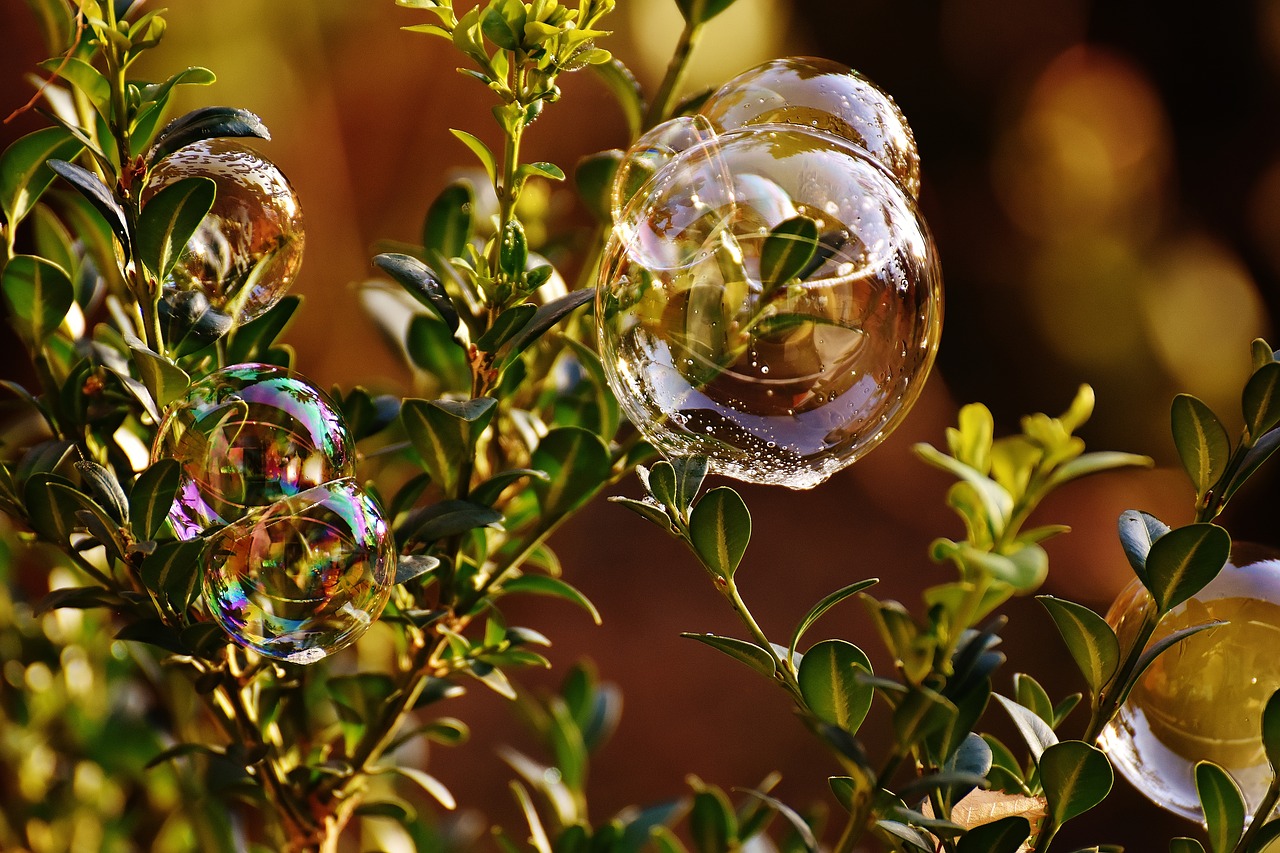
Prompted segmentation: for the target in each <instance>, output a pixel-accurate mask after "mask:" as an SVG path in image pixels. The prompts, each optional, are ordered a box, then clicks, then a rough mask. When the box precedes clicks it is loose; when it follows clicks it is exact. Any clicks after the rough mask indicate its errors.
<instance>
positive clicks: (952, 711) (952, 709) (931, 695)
mask: <svg viewBox="0 0 1280 853" xmlns="http://www.w3.org/2000/svg"><path fill="white" fill-rule="evenodd" d="M957 713H958V710H957V708H956V706H955V704H954V703H952V702H951V700H949V699H947V698H946V697H945V696H943V695H942V694H940V693H938V692H937V691H935V690H931V689H929V688H928V687H922V686H920V685H911V686H910V687H909V689H908V691H907V695H906V696H904V697H902V699H901V700H900V701H899V702H898V707H896V708H894V709H893V733H894V739H895V742H896V743H897V744H898V747H899V748H900V749H907V748H910V747H912V746H914V745H915V744H918V743H919V742H921V741H922V740H924V739H925V738H927V737H929V736H930V735H932V734H934V733H936V732H940V731H943V730H945V729H946V728H947V727H948V726H949V725H950V724H951V722H952V720H954V719H955V717H956V714H957Z"/></svg>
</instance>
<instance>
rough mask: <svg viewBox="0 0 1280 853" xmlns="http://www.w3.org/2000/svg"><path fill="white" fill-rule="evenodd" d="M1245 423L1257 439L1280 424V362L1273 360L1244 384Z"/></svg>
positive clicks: (1256, 371)
mask: <svg viewBox="0 0 1280 853" xmlns="http://www.w3.org/2000/svg"><path fill="white" fill-rule="evenodd" d="M1242 404H1243V408H1244V424H1245V426H1246V427H1247V428H1248V430H1249V436H1250V437H1251V438H1252V439H1253V440H1255V441H1256V440H1257V439H1258V438H1259V437H1260V436H1262V435H1263V434H1264V433H1267V432H1270V431H1271V430H1272V429H1273V428H1275V426H1276V425H1277V424H1280V363H1277V362H1275V361H1272V362H1271V363H1270V364H1264V365H1262V366H1261V367H1259V368H1258V369H1257V370H1255V371H1254V372H1253V375H1252V376H1250V377H1249V381H1248V383H1246V384H1245V386H1244V396H1243V399H1242Z"/></svg>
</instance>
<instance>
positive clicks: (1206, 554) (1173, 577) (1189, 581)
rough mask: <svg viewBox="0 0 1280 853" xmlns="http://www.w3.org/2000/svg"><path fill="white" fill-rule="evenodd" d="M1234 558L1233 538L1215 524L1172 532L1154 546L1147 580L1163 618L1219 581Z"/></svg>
mask: <svg viewBox="0 0 1280 853" xmlns="http://www.w3.org/2000/svg"><path fill="white" fill-rule="evenodd" d="M1230 556H1231V534H1229V533H1227V531H1226V530H1224V529H1223V528H1221V527H1218V526H1217V525H1215V524H1204V523H1201V524H1189V525H1187V526H1186V527H1179V528H1177V529H1176V530H1170V531H1169V532H1168V533H1166V534H1165V535H1164V536H1161V537H1160V538H1159V539H1157V540H1156V541H1155V543H1154V544H1153V545H1152V546H1151V551H1150V553H1148V554H1147V566H1146V571H1147V575H1146V578H1145V579H1144V583H1145V584H1146V587H1147V589H1148V590H1149V591H1150V592H1151V597H1152V598H1153V599H1155V602H1156V607H1157V608H1159V611H1160V613H1161V614H1164V613H1168V612H1169V611H1170V610H1172V609H1173V608H1175V607H1177V606H1178V605H1179V604H1181V603H1182V602H1184V601H1186V600H1187V599H1188V598H1190V597H1191V596H1193V595H1195V594H1196V593H1197V592H1199V591H1200V590H1201V589H1203V588H1204V586H1205V585H1206V584H1208V583H1209V581H1211V580H1213V579H1214V578H1215V577H1217V575H1218V572H1220V571H1222V567H1223V566H1224V565H1226V562H1227V558H1228V557H1230Z"/></svg>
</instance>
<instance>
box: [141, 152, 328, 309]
mask: <svg viewBox="0 0 1280 853" xmlns="http://www.w3.org/2000/svg"><path fill="white" fill-rule="evenodd" d="M197 177H200V178H210V179H212V180H213V181H214V183H215V184H216V185H217V196H216V198H215V200H214V202H213V207H212V209H210V211H209V213H208V215H206V216H205V218H204V221H203V222H201V223H200V227H199V228H197V229H196V232H195V234H193V235H192V237H191V239H190V240H189V241H188V242H187V247H186V249H185V250H183V252H182V255H181V256H180V257H179V258H178V262H177V264H176V265H175V266H174V268H173V272H171V273H170V274H169V276H168V277H167V278H166V279H165V281H164V289H165V295H166V297H167V298H172V297H173V295H174V294H177V293H181V292H184V291H193V290H194V291H199V292H200V293H203V294H204V295H205V297H206V298H207V299H208V300H209V304H210V305H211V306H212V307H213V309H214V310H216V311H220V312H222V313H223V314H226V315H228V316H230V317H231V318H232V319H233V320H235V321H236V322H240V323H244V322H247V321H249V320H252V319H253V318H254V317H257V316H258V315H260V314H262V313H263V312H264V311H266V310H267V309H268V308H270V307H271V306H272V305H274V304H275V303H276V302H277V301H279V299H280V297H281V296H283V295H284V294H285V292H286V291H287V290H288V289H289V285H291V284H292V283H293V279H294V277H295V276H296V275H297V274H298V268H299V267H300V266H301V265H302V246H303V230H302V208H301V207H299V206H298V199H297V196H295V195H294V192H293V187H291V186H290V185H289V181H288V179H287V178H285V176H284V173H283V172H281V171H280V170H279V169H278V168H277V167H276V166H275V164H274V163H272V162H271V161H269V160H267V159H266V158H265V157H263V156H262V155H261V154H259V153H258V152H256V151H254V150H253V149H252V148H249V147H248V146H246V145H243V144H241V143H239V142H236V141H233V140H229V139H210V140H205V141H203V142H196V143H193V144H191V145H188V146H186V147H185V148H180V149H178V150H177V151H175V152H174V153H172V154H170V155H169V156H168V157H165V158H164V159H163V160H161V161H160V162H159V163H158V164H156V167H155V168H154V169H153V170H152V171H151V174H150V175H149V176H148V177H147V183H146V186H145V187H144V188H143V190H142V203H143V204H144V205H145V204H146V202H147V201H148V200H149V199H150V198H151V196H153V195H155V194H156V193H157V192H159V191H160V190H162V189H164V188H165V187H167V186H169V185H170V184H173V183H175V182H176V181H180V180H183V179H184V178H197Z"/></svg>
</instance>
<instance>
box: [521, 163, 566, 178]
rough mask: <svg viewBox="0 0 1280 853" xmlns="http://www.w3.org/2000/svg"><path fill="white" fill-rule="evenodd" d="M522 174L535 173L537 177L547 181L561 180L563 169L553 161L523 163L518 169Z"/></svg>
mask: <svg viewBox="0 0 1280 853" xmlns="http://www.w3.org/2000/svg"><path fill="white" fill-rule="evenodd" d="M519 171H520V173H521V174H523V175H536V176H537V177H539V178H546V179H547V180H549V181H563V180H564V170H563V169H561V168H560V167H559V166H557V165H556V164H555V163H546V162H538V163H525V164H524V165H523V166H521V167H520V169H519Z"/></svg>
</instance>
